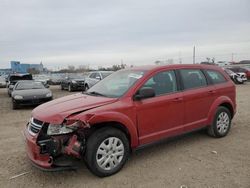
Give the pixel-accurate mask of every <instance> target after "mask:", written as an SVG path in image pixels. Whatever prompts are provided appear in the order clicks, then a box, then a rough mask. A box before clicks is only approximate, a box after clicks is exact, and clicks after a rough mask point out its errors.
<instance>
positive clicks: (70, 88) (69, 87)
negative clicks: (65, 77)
mask: <svg viewBox="0 0 250 188" xmlns="http://www.w3.org/2000/svg"><path fill="white" fill-rule="evenodd" d="M68 91H69V92H72V87H71V85H70V84H69V86H68Z"/></svg>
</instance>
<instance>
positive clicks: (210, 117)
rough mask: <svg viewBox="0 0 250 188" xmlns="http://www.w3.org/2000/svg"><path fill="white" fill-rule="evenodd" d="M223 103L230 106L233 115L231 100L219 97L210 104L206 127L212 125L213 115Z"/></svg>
mask: <svg viewBox="0 0 250 188" xmlns="http://www.w3.org/2000/svg"><path fill="white" fill-rule="evenodd" d="M223 103H228V104H230V105H231V106H232V108H233V113H235V106H234V104H233V102H232V100H231V99H230V98H229V97H227V96H221V97H218V98H217V99H216V100H215V101H214V102H213V104H212V106H211V108H210V110H209V112H208V122H207V125H212V123H213V120H214V116H215V113H216V110H217V108H218V107H219V106H220V105H221V104H223Z"/></svg>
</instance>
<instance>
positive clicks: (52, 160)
mask: <svg viewBox="0 0 250 188" xmlns="http://www.w3.org/2000/svg"><path fill="white" fill-rule="evenodd" d="M23 134H24V139H25V145H26V151H27V156H28V158H29V160H30V161H31V164H32V165H33V166H35V167H37V168H39V169H41V170H44V171H61V170H75V169H77V166H76V165H74V164H73V163H72V162H70V160H68V158H67V157H68V156H66V155H63V154H62V155H60V156H57V157H52V156H51V155H50V154H49V153H42V149H41V147H40V146H39V145H38V144H37V135H35V136H34V135H31V134H30V133H29V131H28V129H27V128H25V130H24V131H23ZM65 157H66V158H65Z"/></svg>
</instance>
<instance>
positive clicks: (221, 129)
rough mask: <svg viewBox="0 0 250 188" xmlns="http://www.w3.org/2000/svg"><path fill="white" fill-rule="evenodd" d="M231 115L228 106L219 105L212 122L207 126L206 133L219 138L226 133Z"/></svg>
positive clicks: (229, 126) (229, 125)
mask: <svg viewBox="0 0 250 188" xmlns="http://www.w3.org/2000/svg"><path fill="white" fill-rule="evenodd" d="M231 120H232V115H231V113H230V111H229V110H228V108H226V107H224V106H219V107H218V109H217V111H216V113H215V116H214V120H213V124H212V125H211V126H209V127H208V134H209V135H210V136H212V137H215V138H221V137H224V136H226V135H227V134H228V132H229V130H230V128H231Z"/></svg>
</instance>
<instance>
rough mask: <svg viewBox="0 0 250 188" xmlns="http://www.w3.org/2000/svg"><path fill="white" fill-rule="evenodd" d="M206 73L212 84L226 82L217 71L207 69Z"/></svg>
mask: <svg viewBox="0 0 250 188" xmlns="http://www.w3.org/2000/svg"><path fill="white" fill-rule="evenodd" d="M207 74H208V76H209V77H210V79H211V80H212V82H213V83H214V84H219V83H223V82H226V79H225V77H224V76H223V75H222V74H221V73H220V72H218V71H213V70H207Z"/></svg>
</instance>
